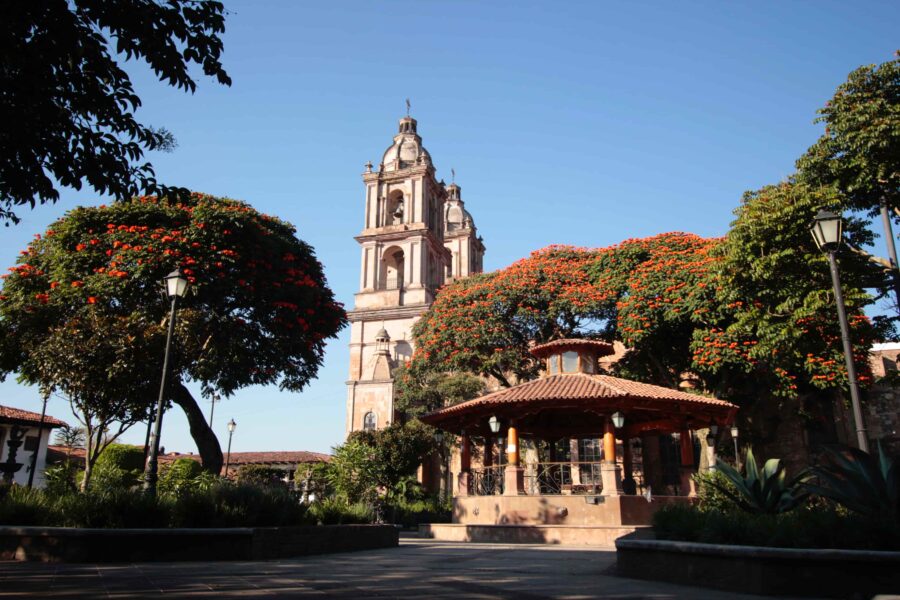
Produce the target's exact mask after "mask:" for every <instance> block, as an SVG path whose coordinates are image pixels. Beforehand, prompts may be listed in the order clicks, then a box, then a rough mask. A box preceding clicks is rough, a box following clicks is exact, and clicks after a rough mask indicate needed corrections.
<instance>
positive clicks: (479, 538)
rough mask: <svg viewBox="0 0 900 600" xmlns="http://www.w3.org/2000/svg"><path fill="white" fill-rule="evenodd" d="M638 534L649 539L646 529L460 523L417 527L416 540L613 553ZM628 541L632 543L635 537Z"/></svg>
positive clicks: (650, 535)
mask: <svg viewBox="0 0 900 600" xmlns="http://www.w3.org/2000/svg"><path fill="white" fill-rule="evenodd" d="M641 530H647V538H648V539H650V538H652V534H650V528H649V527H626V526H622V527H601V526H594V527H592V526H587V525H462V524H459V523H432V524H427V525H425V524H423V525H419V537H420V538H428V539H433V540H438V541H443V542H476V543H477V542H481V543H493V544H559V545H560V546H593V547H597V548H609V549H610V550H615V547H616V543H615V542H616V540H617V539H618V538H620V537H622V536H623V535H628V534H631V533H634V532H636V531H638V532H639V531H641ZM638 536H640V533H638ZM640 537H643V536H640ZM630 539H634V537H632V538H630Z"/></svg>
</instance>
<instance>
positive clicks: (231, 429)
mask: <svg viewBox="0 0 900 600" xmlns="http://www.w3.org/2000/svg"><path fill="white" fill-rule="evenodd" d="M235 427H237V423H235V422H234V419H231V420H230V421H228V452H227V453H226V454H225V477H228V466H229V465H230V464H231V436H233V435H234V428H235Z"/></svg>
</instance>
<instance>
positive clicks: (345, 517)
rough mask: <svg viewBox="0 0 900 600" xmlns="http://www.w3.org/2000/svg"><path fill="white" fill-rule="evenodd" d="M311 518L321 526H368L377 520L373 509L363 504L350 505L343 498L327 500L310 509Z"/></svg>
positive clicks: (311, 506) (315, 504) (313, 505)
mask: <svg viewBox="0 0 900 600" xmlns="http://www.w3.org/2000/svg"><path fill="white" fill-rule="evenodd" d="M309 516H310V518H311V519H312V520H313V521H314V522H316V523H318V524H319V525H350V524H366V523H372V522H374V520H375V514H374V511H373V510H372V508H371V507H369V506H367V505H365V504H362V503H355V504H348V503H347V501H346V500H344V499H343V498H326V499H325V500H323V501H322V502H316V503H314V504H311V505H310V507H309Z"/></svg>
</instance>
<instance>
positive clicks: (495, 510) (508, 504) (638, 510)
mask: <svg viewBox="0 0 900 600" xmlns="http://www.w3.org/2000/svg"><path fill="white" fill-rule="evenodd" d="M693 501H694V500H693V499H692V498H687V497H684V496H653V498H652V501H651V502H648V501H647V499H646V498H644V497H643V496H625V495H621V496H602V495H558V496H537V495H534V496H532V495H520V496H499V495H498V496H466V497H456V498H454V499H453V523H455V524H460V525H529V526H530V525H566V526H579V527H585V526H589V527H621V526H626V527H628V526H646V525H650V521H651V519H652V517H653V513H654V512H656V511H657V510H659V508H660V507H662V506H664V505H666V504H670V503H673V502H683V503H689V502H693Z"/></svg>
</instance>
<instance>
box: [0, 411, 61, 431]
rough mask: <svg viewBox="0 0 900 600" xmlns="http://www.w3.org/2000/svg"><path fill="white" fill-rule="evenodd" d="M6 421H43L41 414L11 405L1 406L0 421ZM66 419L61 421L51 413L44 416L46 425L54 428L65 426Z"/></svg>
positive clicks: (34, 422) (37, 422) (30, 422)
mask: <svg viewBox="0 0 900 600" xmlns="http://www.w3.org/2000/svg"><path fill="white" fill-rule="evenodd" d="M4 421H15V422H18V423H28V424H29V425H30V424H32V423H33V424H35V425H37V424H39V423H40V422H41V414H40V413H33V412H31V411H30V410H22V409H21V408H12V407H11V406H0V423H2V422H4ZM65 425H66V422H65V421H60V420H59V419H57V418H56V417H51V416H50V415H45V416H44V427H47V428H50V429H52V428H54V427H63V426H65Z"/></svg>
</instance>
